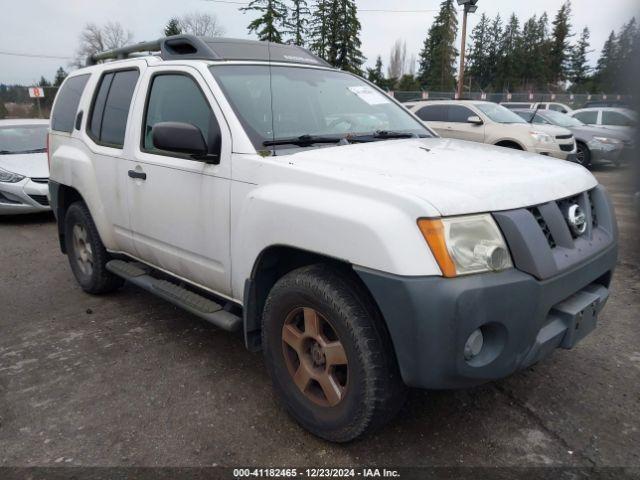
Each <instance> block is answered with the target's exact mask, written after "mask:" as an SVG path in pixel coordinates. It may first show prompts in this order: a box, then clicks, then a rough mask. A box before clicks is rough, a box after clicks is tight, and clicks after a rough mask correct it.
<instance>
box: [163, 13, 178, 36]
mask: <svg viewBox="0 0 640 480" xmlns="http://www.w3.org/2000/svg"><path fill="white" fill-rule="evenodd" d="M181 33H182V27H180V20H178V19H177V18H175V17H174V18H172V19H171V20H169V23H167V25H166V26H165V27H164V36H165V37H170V36H172V35H180V34H181Z"/></svg>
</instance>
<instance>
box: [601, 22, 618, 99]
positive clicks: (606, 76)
mask: <svg viewBox="0 0 640 480" xmlns="http://www.w3.org/2000/svg"><path fill="white" fill-rule="evenodd" d="M617 50H618V39H617V37H616V34H615V32H613V31H612V32H611V34H610V35H609V38H608V39H607V41H606V42H605V43H604V46H603V47H602V53H601V54H600V58H599V59H598V66H597V67H596V81H597V83H598V85H599V87H600V88H601V89H603V90H608V89H609V88H610V87H611V85H614V84H615V82H616V75H617V70H618V68H617V64H616V60H617V58H618V51H617Z"/></svg>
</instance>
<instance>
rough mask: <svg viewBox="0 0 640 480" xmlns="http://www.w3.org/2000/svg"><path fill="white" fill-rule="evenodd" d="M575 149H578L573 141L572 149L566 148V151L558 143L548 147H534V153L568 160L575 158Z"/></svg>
mask: <svg viewBox="0 0 640 480" xmlns="http://www.w3.org/2000/svg"><path fill="white" fill-rule="evenodd" d="M577 151H578V150H577V148H576V146H575V143H574V145H573V148H572V150H568V151H565V150H562V149H561V148H560V146H559V145H551V146H548V147H547V146H542V147H536V153H539V154H540V155H545V156H547V157H553V158H557V159H560V160H569V161H574V160H575V156H576V153H577Z"/></svg>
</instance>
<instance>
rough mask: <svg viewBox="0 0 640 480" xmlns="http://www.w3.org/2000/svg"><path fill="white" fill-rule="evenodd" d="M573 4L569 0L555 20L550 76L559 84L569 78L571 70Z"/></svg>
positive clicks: (550, 55) (550, 50) (552, 35)
mask: <svg viewBox="0 0 640 480" xmlns="http://www.w3.org/2000/svg"><path fill="white" fill-rule="evenodd" d="M570 16H571V2H570V1H569V0H567V2H565V3H564V4H563V5H562V7H560V10H558V13H557V15H556V18H555V19H554V20H553V33H552V34H551V43H550V49H549V64H548V65H549V72H548V73H549V75H550V76H551V78H550V79H551V80H552V81H553V82H554V83H556V84H558V83H560V82H562V81H564V80H566V78H567V73H568V70H569V63H568V61H569V55H570V45H569V38H570V37H571V24H570V23H569V17H570Z"/></svg>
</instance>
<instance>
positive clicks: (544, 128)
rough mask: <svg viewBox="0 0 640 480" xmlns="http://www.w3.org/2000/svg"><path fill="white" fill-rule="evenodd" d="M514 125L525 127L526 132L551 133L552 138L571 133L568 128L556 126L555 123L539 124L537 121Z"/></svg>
mask: <svg viewBox="0 0 640 480" xmlns="http://www.w3.org/2000/svg"><path fill="white" fill-rule="evenodd" d="M515 125H518V126H520V125H522V128H523V129H524V128H526V129H527V131H528V132H532V131H538V132H544V133H546V134H548V135H551V136H552V137H553V138H555V137H557V136H558V135H571V131H569V130H568V129H566V128H564V127H558V126H556V125H541V124H539V123H527V124H515Z"/></svg>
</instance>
